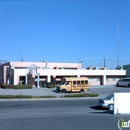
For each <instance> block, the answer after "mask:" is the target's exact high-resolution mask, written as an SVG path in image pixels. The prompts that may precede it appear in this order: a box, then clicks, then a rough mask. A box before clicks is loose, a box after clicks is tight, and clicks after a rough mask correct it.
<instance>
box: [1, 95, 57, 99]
mask: <svg viewBox="0 0 130 130" xmlns="http://www.w3.org/2000/svg"><path fill="white" fill-rule="evenodd" d="M22 98H30V99H38V98H56V96H51V95H45V96H31V95H0V99H22Z"/></svg>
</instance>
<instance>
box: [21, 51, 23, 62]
mask: <svg viewBox="0 0 130 130" xmlns="http://www.w3.org/2000/svg"><path fill="white" fill-rule="evenodd" d="M21 61H23V56H22V51H21Z"/></svg>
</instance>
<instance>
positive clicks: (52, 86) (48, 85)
mask: <svg viewBox="0 0 130 130" xmlns="http://www.w3.org/2000/svg"><path fill="white" fill-rule="evenodd" d="M47 88H55V85H53V84H52V83H51V82H48V83H47Z"/></svg>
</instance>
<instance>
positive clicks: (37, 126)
mask: <svg viewBox="0 0 130 130" xmlns="http://www.w3.org/2000/svg"><path fill="white" fill-rule="evenodd" d="M97 102H98V99H89V100H87V99H86V100H64V101H63V100H62V101H61V100H57V101H55V102H54V101H51V100H49V101H47V100H45V101H12V102H8V101H6V102H1V103H0V130H23V129H24V130H30V129H31V130H97V129H99V130H119V129H118V126H117V124H118V121H119V119H121V118H124V119H125V121H128V120H129V119H130V116H129V115H113V114H112V112H111V111H108V110H106V109H102V108H100V107H98V106H97Z"/></svg>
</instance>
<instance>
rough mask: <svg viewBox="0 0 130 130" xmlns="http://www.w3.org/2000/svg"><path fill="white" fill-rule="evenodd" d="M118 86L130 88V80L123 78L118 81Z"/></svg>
mask: <svg viewBox="0 0 130 130" xmlns="http://www.w3.org/2000/svg"><path fill="white" fill-rule="evenodd" d="M116 86H117V87H119V86H123V87H130V78H121V79H119V80H118V81H117V83H116Z"/></svg>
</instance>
